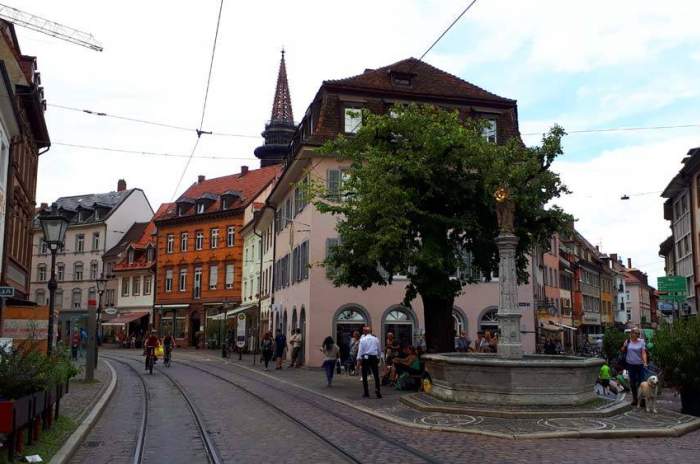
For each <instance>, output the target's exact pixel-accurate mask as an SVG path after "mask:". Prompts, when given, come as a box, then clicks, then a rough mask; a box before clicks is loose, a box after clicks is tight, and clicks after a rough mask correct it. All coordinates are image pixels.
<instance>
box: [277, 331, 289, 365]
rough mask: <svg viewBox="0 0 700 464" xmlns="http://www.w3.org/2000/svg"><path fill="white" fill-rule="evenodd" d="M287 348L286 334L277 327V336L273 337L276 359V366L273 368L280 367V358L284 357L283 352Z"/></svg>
mask: <svg viewBox="0 0 700 464" xmlns="http://www.w3.org/2000/svg"><path fill="white" fill-rule="evenodd" d="M286 349H287V336H286V335H285V334H284V333H282V331H281V330H279V329H277V336H276V337H275V361H277V367H275V369H282V360H283V359H284V352H285V351H286Z"/></svg>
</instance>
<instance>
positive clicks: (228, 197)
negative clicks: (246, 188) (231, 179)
mask: <svg viewBox="0 0 700 464" xmlns="http://www.w3.org/2000/svg"><path fill="white" fill-rule="evenodd" d="M241 198H242V195H241V193H240V192H237V191H234V190H229V191H228V192H224V193H223V194H221V209H230V208H231V207H232V206H233V204H234V202H235V201H236V199H241Z"/></svg>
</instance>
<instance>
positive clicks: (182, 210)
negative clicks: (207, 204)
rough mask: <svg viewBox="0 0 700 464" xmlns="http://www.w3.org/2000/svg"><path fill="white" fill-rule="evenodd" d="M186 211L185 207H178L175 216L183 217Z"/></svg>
mask: <svg viewBox="0 0 700 464" xmlns="http://www.w3.org/2000/svg"><path fill="white" fill-rule="evenodd" d="M186 211H187V207H186V206H185V205H178V206H177V215H178V216H184V215H185V212H186Z"/></svg>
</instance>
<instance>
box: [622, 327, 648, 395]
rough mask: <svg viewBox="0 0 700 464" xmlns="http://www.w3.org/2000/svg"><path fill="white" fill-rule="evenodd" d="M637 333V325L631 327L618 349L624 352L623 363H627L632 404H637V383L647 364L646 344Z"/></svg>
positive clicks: (640, 379) (640, 380)
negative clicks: (628, 334) (628, 336)
mask: <svg viewBox="0 0 700 464" xmlns="http://www.w3.org/2000/svg"><path fill="white" fill-rule="evenodd" d="M639 335H640V332H639V327H633V328H632V330H631V331H630V338H629V339H627V340H625V343H624V345H622V349H621V350H620V351H622V352H623V353H625V364H627V372H628V373H629V377H630V390H632V406H636V405H637V401H638V396H637V395H638V390H639V384H640V383H642V381H643V380H644V377H643V376H644V369H646V367H647V365H648V354H647V345H646V342H645V341H644V340H643V339H641V338H639Z"/></svg>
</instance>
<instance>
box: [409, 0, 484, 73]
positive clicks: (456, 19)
mask: <svg viewBox="0 0 700 464" xmlns="http://www.w3.org/2000/svg"><path fill="white" fill-rule="evenodd" d="M475 3H476V0H472V1H471V3H469V5H467V7H466V8H465V9H464V10H463V11H462V12H461V13H460V14H459V16H457V17H456V18H455V20H454V21H452V23H450V25H449V26H447V29H445V30H444V31H442V34H440V36H439V37H438V38H437V39H435V42H433V44H432V45H431V46H430V47H428V49H427V50H426V51H425V52H424V53H423V54H422V55H421V56H420V58H418V59H419V60H421V61H422V60H423V58H425V55H427V54H428V52H430V50H432V49H433V47H434V46H435V45H437V43H438V42H440V40H441V39H442V38H443V37H444V36H445V34H447V32H448V31H449V30H450V29H452V26H454V25H455V24H457V21H459V20H460V19H462V16H464V14H465V13H466V12H467V11H469V9H470V8H471V7H472V6H473V5H474V4H475Z"/></svg>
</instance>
